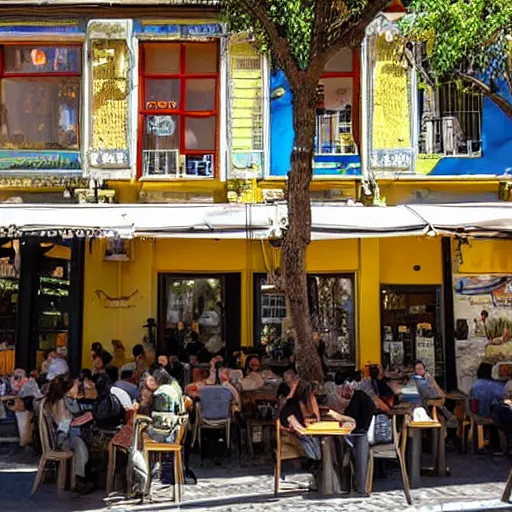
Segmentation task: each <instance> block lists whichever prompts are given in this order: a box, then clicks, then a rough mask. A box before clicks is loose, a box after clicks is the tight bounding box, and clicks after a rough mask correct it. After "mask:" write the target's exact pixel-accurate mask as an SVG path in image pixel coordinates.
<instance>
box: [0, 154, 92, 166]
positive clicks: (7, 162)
mask: <svg viewBox="0 0 512 512" xmlns="http://www.w3.org/2000/svg"><path fill="white" fill-rule="evenodd" d="M81 168H82V160H81V157H80V153H79V152H78V151H22V150H20V151H0V171H12V170H28V169H33V170H66V171H74V170H80V169H81Z"/></svg>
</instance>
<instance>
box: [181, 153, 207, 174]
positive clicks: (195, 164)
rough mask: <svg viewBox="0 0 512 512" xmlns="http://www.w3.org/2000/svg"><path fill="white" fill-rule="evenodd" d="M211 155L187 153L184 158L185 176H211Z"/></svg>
mask: <svg viewBox="0 0 512 512" xmlns="http://www.w3.org/2000/svg"><path fill="white" fill-rule="evenodd" d="M213 171H214V158H213V155H187V156H186V159H185V174H186V175H187V176H206V177H211V176H213Z"/></svg>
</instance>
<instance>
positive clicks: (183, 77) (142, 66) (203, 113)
mask: <svg viewBox="0 0 512 512" xmlns="http://www.w3.org/2000/svg"><path fill="white" fill-rule="evenodd" d="M152 44H159V45H162V44H165V45H169V46H179V48H180V70H179V73H148V72H146V59H145V48H147V47H148V46H150V45H152ZM187 44H215V45H216V47H217V71H216V72H215V73H200V74H199V73H187V69H186V65H187V56H186V46H187ZM219 68H220V59H219V44H218V42H217V41H211V40H208V41H202V42H197V41H176V42H174V41H155V42H143V43H141V45H140V49H139V125H138V133H137V141H138V142H137V148H138V149H137V154H138V158H137V178H140V177H141V176H142V166H143V150H144V124H145V118H146V116H148V115H151V116H158V115H174V116H178V117H179V121H180V122H179V140H180V147H179V152H180V156H181V155H185V156H186V155H191V156H193V155H206V154H213V165H214V173H213V177H214V178H215V177H217V176H218V165H219V164H218V158H217V156H218V153H219V74H220V73H219ZM148 79H157V80H158V79H160V80H165V79H175V80H180V105H179V108H166V109H146V108H145V98H146V81H147V80H148ZM197 79H214V80H215V101H214V108H213V110H186V109H185V106H186V98H187V96H186V95H187V91H186V88H187V87H186V84H187V80H197ZM187 117H189V118H190V117H193V118H208V117H215V145H214V149H213V150H202V149H186V148H185V119H186V118H187ZM186 178H187V176H185V179H186ZM205 179H211V178H205Z"/></svg>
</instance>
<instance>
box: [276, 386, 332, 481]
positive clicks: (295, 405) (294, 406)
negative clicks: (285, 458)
mask: <svg viewBox="0 0 512 512" xmlns="http://www.w3.org/2000/svg"><path fill="white" fill-rule="evenodd" d="M290 393H291V389H290V387H289V386H288V384H286V383H284V382H283V383H281V384H280V385H279V388H278V390H277V400H278V403H279V420H280V422H281V427H282V428H283V429H285V430H286V431H287V432H289V433H290V434H291V435H290V436H289V438H288V441H290V442H292V443H293V445H294V446H295V448H296V449H297V450H298V452H299V453H303V454H304V456H305V457H307V458H308V459H309V460H310V461H314V463H315V464H314V465H313V467H314V473H313V478H314V479H315V480H316V478H317V476H318V475H317V471H318V470H319V469H320V465H319V464H318V462H319V461H321V460H322V450H321V445H320V439H319V438H318V437H314V436H308V435H307V431H306V420H305V419H304V415H303V414H302V410H303V407H304V404H301V402H300V401H299V400H298V398H297V397H295V396H290Z"/></svg>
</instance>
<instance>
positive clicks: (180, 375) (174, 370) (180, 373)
mask: <svg viewBox="0 0 512 512" xmlns="http://www.w3.org/2000/svg"><path fill="white" fill-rule="evenodd" d="M168 359H169V364H168V366H167V371H168V372H169V374H170V375H171V377H174V378H175V379H176V380H177V381H178V383H179V385H180V387H181V388H182V389H184V387H185V373H186V371H185V365H184V364H183V363H182V362H181V361H180V360H179V357H178V356H177V355H175V354H171V355H170V356H169V358H168Z"/></svg>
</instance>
